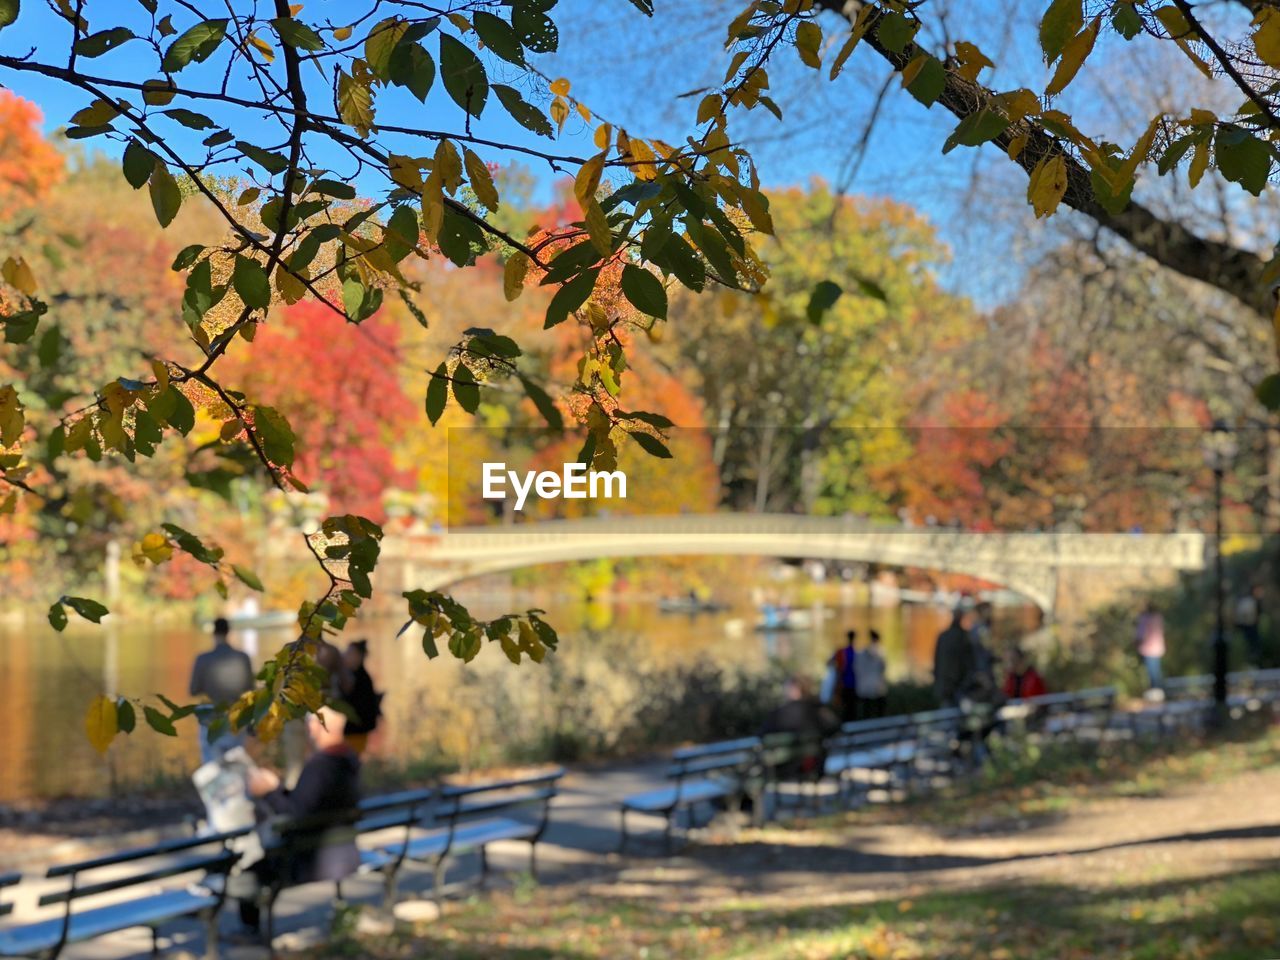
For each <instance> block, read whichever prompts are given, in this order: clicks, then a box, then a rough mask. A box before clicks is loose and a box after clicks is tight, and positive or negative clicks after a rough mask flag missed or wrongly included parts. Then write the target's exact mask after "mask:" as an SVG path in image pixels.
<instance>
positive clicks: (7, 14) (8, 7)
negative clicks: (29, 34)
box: [0, 0, 21, 30]
mask: <svg viewBox="0 0 1280 960" xmlns="http://www.w3.org/2000/svg"><path fill="white" fill-rule="evenodd" d="M20 6H21V2H20V0H0V30H3V29H4V28H5V27H7V26H9V24H11V23H13V22H14V21H15V20H17V19H18V8H19V7H20Z"/></svg>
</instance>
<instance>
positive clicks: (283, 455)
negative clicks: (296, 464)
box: [253, 406, 295, 467]
mask: <svg viewBox="0 0 1280 960" xmlns="http://www.w3.org/2000/svg"><path fill="white" fill-rule="evenodd" d="M253 424H254V426H255V427H257V430H258V440H259V441H260V442H261V443H262V450H263V452H264V453H265V454H266V455H267V459H268V460H270V461H271V462H272V463H274V464H278V465H280V466H282V467H288V466H292V465H293V457H294V450H293V445H294V442H295V438H294V435H293V428H292V427H291V426H289V421H288V420H286V419H285V418H284V415H283V414H281V413H280V412H279V411H278V410H276V409H275V408H274V407H267V406H255V407H254V408H253Z"/></svg>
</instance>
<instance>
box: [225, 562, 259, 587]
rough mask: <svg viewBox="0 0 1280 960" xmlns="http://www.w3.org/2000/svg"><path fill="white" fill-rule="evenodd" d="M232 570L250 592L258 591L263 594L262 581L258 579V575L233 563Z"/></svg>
mask: <svg viewBox="0 0 1280 960" xmlns="http://www.w3.org/2000/svg"><path fill="white" fill-rule="evenodd" d="M231 569H232V570H233V571H234V572H235V575H236V577H237V578H238V579H239V580H240V582H241V583H243V584H244V585H245V586H246V587H248V588H249V589H250V590H257V591H258V592H259V593H262V581H261V580H259V579H258V575H257V574H256V573H254V572H253V571H252V570H249V569H247V568H245V567H242V566H240V565H239V564H235V563H233V564H232V565H231Z"/></svg>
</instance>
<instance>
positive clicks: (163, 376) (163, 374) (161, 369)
mask: <svg viewBox="0 0 1280 960" xmlns="http://www.w3.org/2000/svg"><path fill="white" fill-rule="evenodd" d="M151 372H152V373H153V374H154V375H155V378H156V386H157V387H159V388H160V389H159V391H158V392H160V393H163V392H164V391H166V390H168V389H169V366H168V364H166V363H165V362H164V361H163V360H152V361H151Z"/></svg>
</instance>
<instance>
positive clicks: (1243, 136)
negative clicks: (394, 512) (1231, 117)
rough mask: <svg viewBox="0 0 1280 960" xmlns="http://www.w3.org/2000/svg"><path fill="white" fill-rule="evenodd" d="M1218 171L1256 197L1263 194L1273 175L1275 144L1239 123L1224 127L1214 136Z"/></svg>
mask: <svg viewBox="0 0 1280 960" xmlns="http://www.w3.org/2000/svg"><path fill="white" fill-rule="evenodd" d="M1214 158H1215V159H1216V160H1217V162H1218V172H1219V173H1221V174H1222V175H1223V176H1224V177H1226V178H1227V179H1228V180H1230V181H1231V182H1232V183H1238V184H1240V186H1242V187H1244V189H1246V190H1248V191H1249V192H1250V193H1251V194H1253V195H1254V196H1255V197H1257V196H1261V194H1262V191H1263V190H1264V189H1265V188H1266V186H1267V179H1268V177H1270V175H1271V161H1272V159H1274V154H1273V153H1272V150H1271V146H1270V145H1269V144H1267V143H1266V142H1264V141H1262V140H1259V139H1258V138H1257V137H1255V136H1253V135H1252V134H1250V133H1246V132H1245V131H1244V130H1241V129H1240V128H1239V127H1223V128H1222V129H1220V130H1219V131H1218V135H1217V137H1216V138H1215V139H1214Z"/></svg>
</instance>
